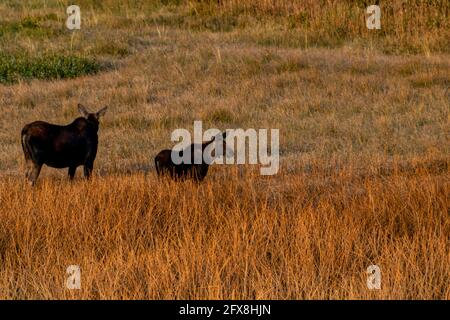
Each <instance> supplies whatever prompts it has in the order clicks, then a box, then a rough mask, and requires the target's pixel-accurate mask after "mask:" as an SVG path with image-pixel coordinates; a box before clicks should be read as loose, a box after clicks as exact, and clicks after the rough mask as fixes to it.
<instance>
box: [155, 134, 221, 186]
mask: <svg viewBox="0 0 450 320" xmlns="http://www.w3.org/2000/svg"><path fill="white" fill-rule="evenodd" d="M226 134H227V133H226V131H225V132H223V133H222V134H221V135H220V134H219V135H217V136H215V137H213V138H212V139H211V140H210V141H208V142H205V143H202V144H201V145H200V144H191V145H190V146H188V147H187V148H185V149H183V150H180V151H175V150H169V149H165V150H162V151H160V152H159V153H158V154H157V155H156V157H155V167H156V173H157V174H158V176H163V175H167V174H168V175H169V176H170V177H171V178H172V179H176V180H185V179H187V178H191V179H193V180H194V181H196V182H201V181H202V180H203V179H204V178H205V177H206V174H207V173H208V169H209V165H210V163H209V162H207V161H205V159H204V158H203V153H204V151H205V149H206V148H207V147H208V146H209V145H210V144H211V143H213V142H217V141H218V139H217V138H222V139H223V150H222V154H225V153H226V141H225V138H226ZM173 152H174V153H178V156H179V157H180V158H183V156H184V155H185V154H188V158H189V161H187V163H186V162H181V163H174V161H173V159H172V153H173ZM197 152H201V153H202V155H201V157H202V158H201V159H202V160H201V163H198V164H195V163H194V154H195V153H197ZM215 156H217V155H215ZM211 160H212V159H211Z"/></svg>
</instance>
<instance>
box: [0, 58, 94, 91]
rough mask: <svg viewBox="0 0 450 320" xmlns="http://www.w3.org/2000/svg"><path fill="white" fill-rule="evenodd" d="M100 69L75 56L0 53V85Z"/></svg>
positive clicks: (66, 76) (89, 61)
mask: <svg viewBox="0 0 450 320" xmlns="http://www.w3.org/2000/svg"><path fill="white" fill-rule="evenodd" d="M101 69H102V66H101V65H100V64H99V63H98V62H97V61H96V60H95V59H91V58H86V57H80V56H75V55H56V54H53V55H42V56H29V55H9V54H2V53H0V83H4V84H10V83H15V82H17V81H19V80H31V79H48V80H50V79H65V78H75V77H78V76H82V75H87V74H93V73H96V72H98V71H100V70H101Z"/></svg>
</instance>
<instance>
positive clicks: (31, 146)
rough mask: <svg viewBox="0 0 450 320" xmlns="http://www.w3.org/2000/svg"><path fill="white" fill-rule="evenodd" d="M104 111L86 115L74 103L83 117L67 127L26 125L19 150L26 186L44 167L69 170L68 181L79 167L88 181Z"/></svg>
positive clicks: (40, 122) (80, 107) (46, 124)
mask: <svg viewBox="0 0 450 320" xmlns="http://www.w3.org/2000/svg"><path fill="white" fill-rule="evenodd" d="M107 108H108V107H104V108H103V109H101V110H100V111H98V112H96V113H89V112H88V111H87V110H86V108H85V107H84V106H82V105H81V104H78V110H79V111H80V113H81V115H82V116H83V117H79V118H77V119H75V120H74V121H73V122H72V123H71V124H69V125H66V126H58V125H55V124H50V123H47V122H43V121H35V122H32V123H30V124H27V125H26V126H25V127H24V128H23V129H22V149H23V153H24V155H25V161H26V166H27V169H26V173H25V176H26V178H27V179H28V181H29V182H30V184H31V185H34V184H35V183H36V180H37V178H38V176H39V173H40V172H41V168H42V165H44V164H46V165H47V166H49V167H53V168H69V177H70V179H71V180H72V179H73V177H74V176H75V171H76V170H77V167H78V166H81V165H83V166H84V176H85V177H86V178H89V175H90V174H91V172H92V169H93V166H94V160H95V156H96V155H97V145H98V135H97V132H98V127H99V119H100V117H101V116H103V115H104V114H105V112H106V109H107Z"/></svg>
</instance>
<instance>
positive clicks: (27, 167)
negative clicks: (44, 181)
mask: <svg viewBox="0 0 450 320" xmlns="http://www.w3.org/2000/svg"><path fill="white" fill-rule="evenodd" d="M32 170H33V161H31V160H27V161H26V163H25V179H29V178H30V174H31V171H32Z"/></svg>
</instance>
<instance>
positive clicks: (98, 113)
mask: <svg viewBox="0 0 450 320" xmlns="http://www.w3.org/2000/svg"><path fill="white" fill-rule="evenodd" d="M106 110H108V107H104V108H102V109H100V110H99V111H98V112H97V113H96V114H95V115H96V117H97V119H98V118H100V117H103V116H104V115H105V113H106Z"/></svg>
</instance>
